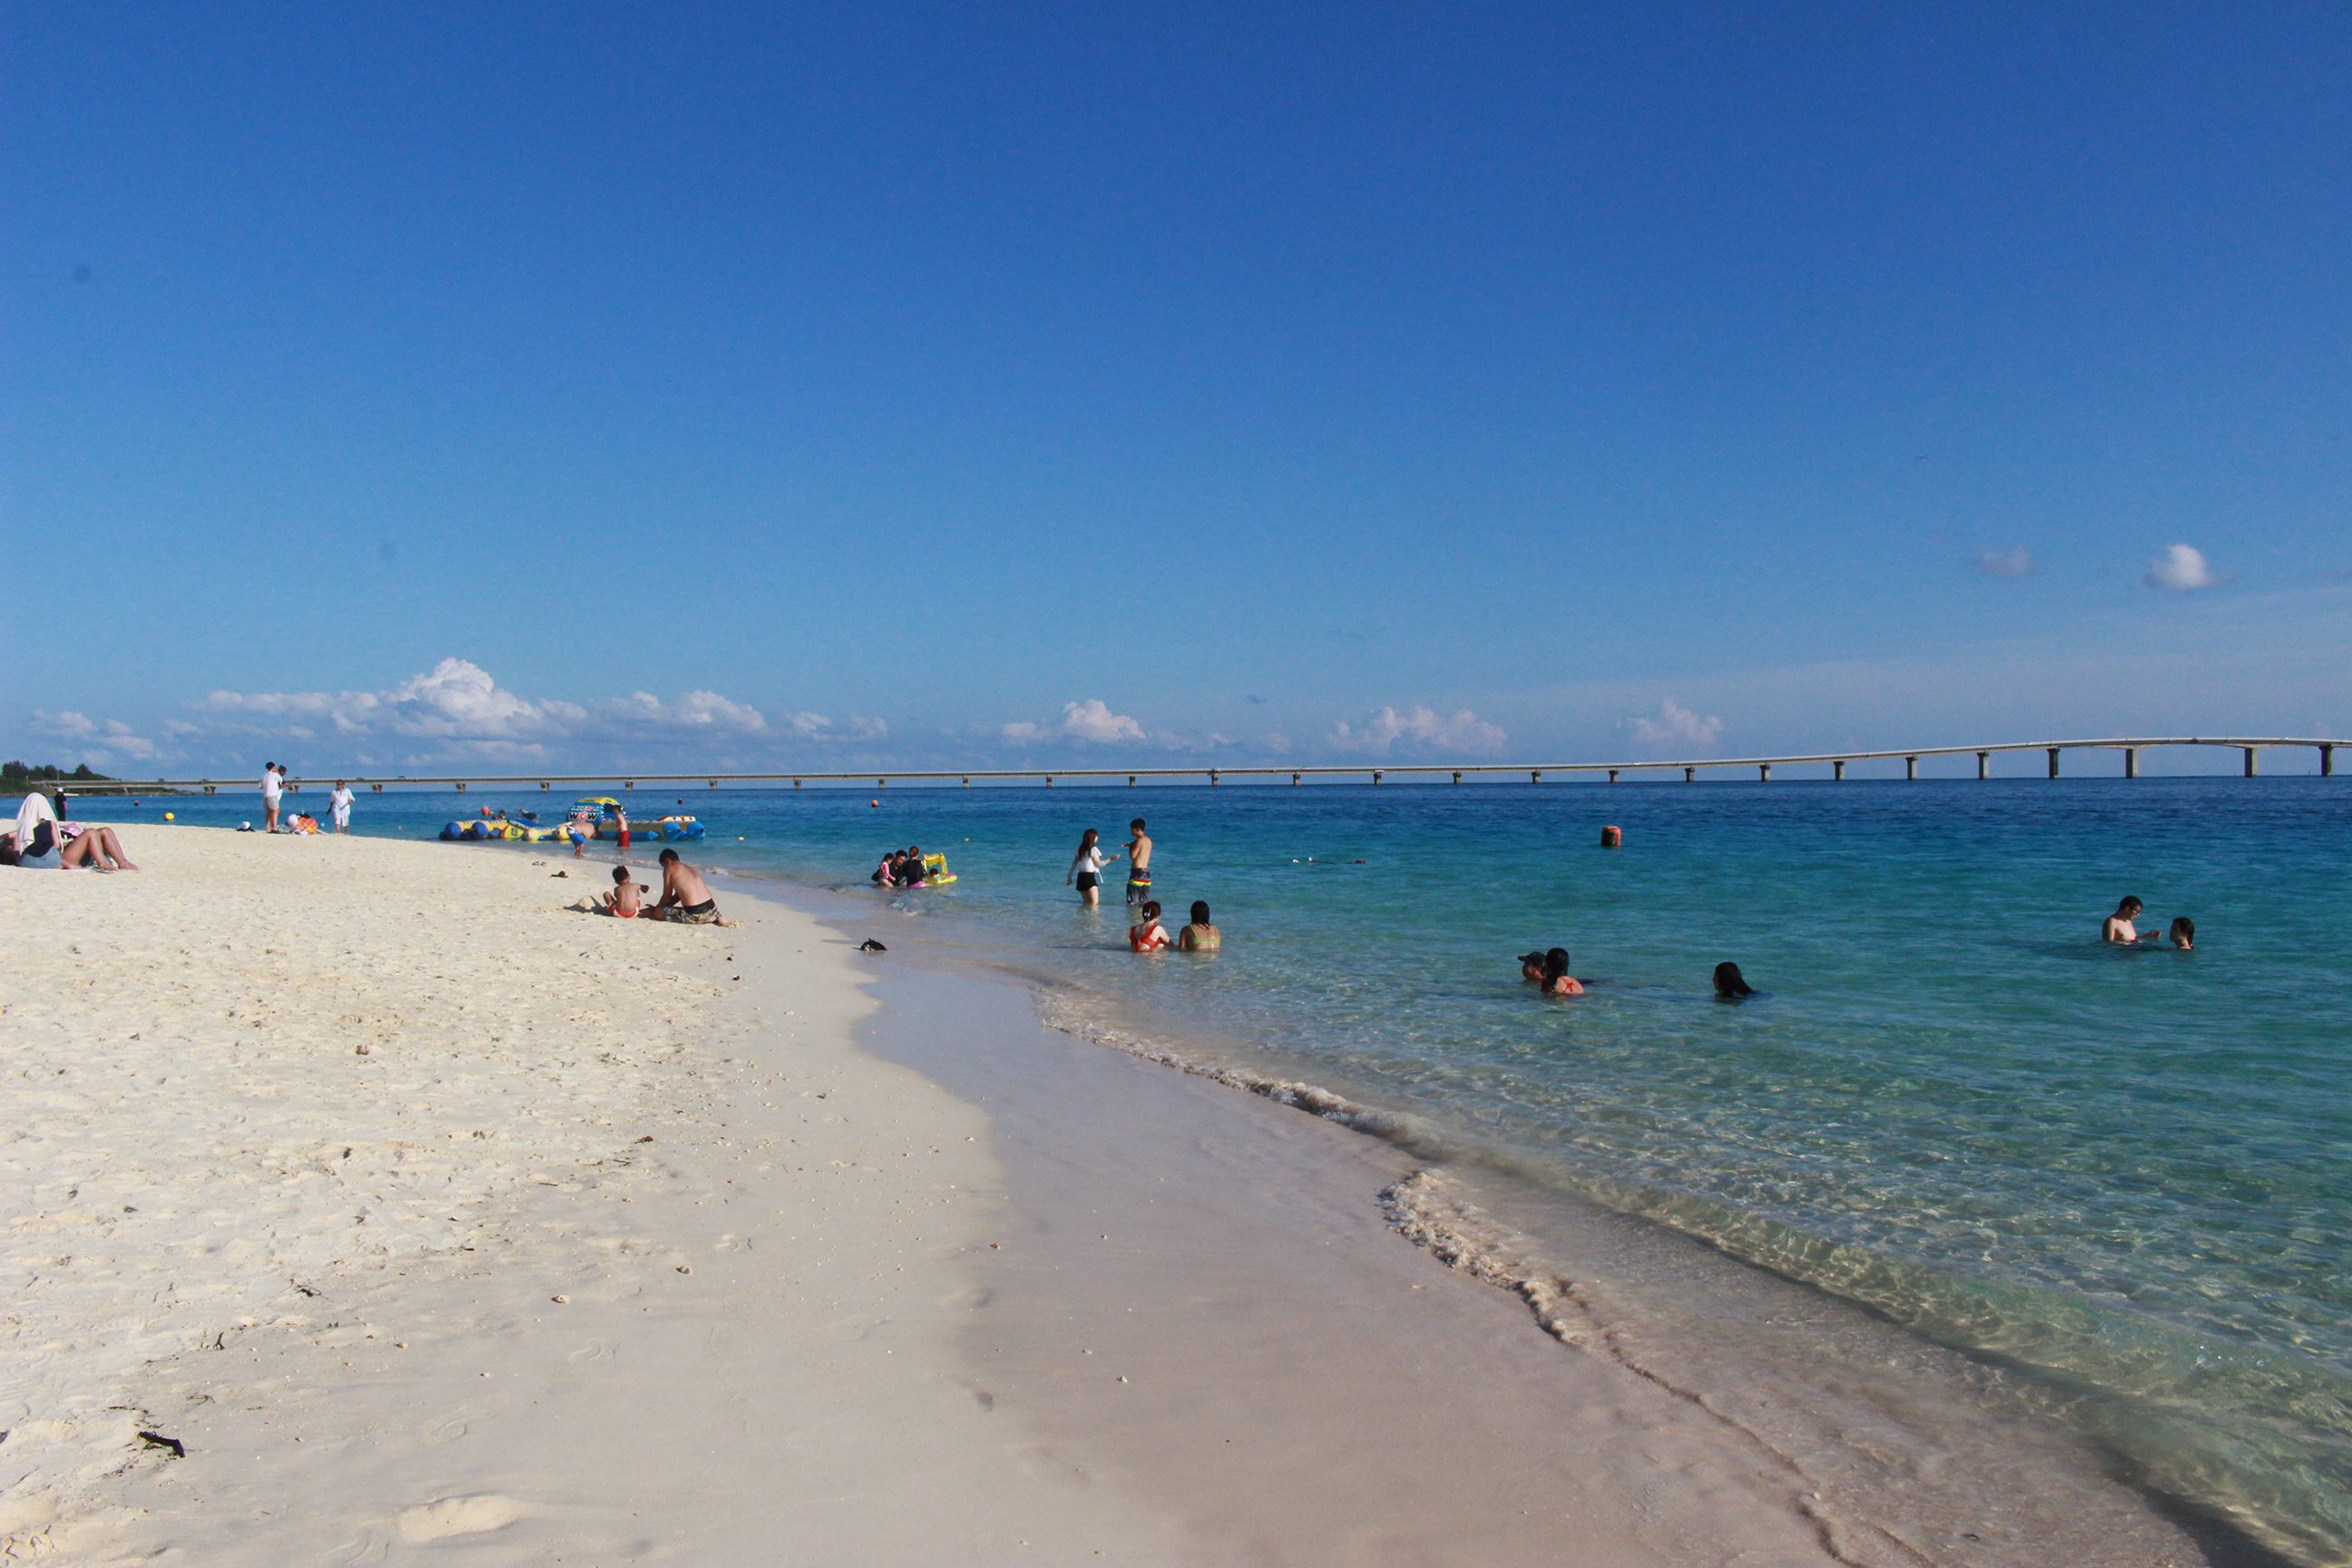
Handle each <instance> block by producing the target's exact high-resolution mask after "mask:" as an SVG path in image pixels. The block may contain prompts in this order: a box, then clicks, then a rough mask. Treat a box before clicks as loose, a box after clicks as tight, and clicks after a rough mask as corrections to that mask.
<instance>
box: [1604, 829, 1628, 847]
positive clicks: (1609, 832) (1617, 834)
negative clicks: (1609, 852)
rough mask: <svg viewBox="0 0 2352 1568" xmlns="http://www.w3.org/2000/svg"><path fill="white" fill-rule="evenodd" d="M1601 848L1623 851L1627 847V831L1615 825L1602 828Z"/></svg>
mask: <svg viewBox="0 0 2352 1568" xmlns="http://www.w3.org/2000/svg"><path fill="white" fill-rule="evenodd" d="M1601 847H1602V848H1603V849H1622V848H1623V847H1625V830H1624V829H1623V828H1622V827H1619V826H1615V825H1614V824H1612V825H1611V826H1607V827H1604V828H1602V829H1601Z"/></svg>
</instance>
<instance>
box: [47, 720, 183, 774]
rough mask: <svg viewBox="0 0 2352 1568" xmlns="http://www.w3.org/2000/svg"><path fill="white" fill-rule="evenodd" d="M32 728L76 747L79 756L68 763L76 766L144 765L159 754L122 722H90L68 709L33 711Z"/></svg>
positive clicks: (146, 740)
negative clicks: (103, 764) (131, 763)
mask: <svg viewBox="0 0 2352 1568" xmlns="http://www.w3.org/2000/svg"><path fill="white" fill-rule="evenodd" d="M33 727H34V728H35V729H36V730H38V731H42V732H43V733H45V734H48V735H53V736H55V737H57V738H58V740H60V741H65V742H69V743H71V744H72V745H73V746H75V747H76V748H77V749H78V750H79V752H80V753H81V754H80V755H79V756H77V757H74V758H73V759H71V760H72V761H74V762H78V763H79V762H89V763H114V762H140V763H145V762H152V761H154V760H155V758H156V756H157V755H158V754H159V753H158V748H157V747H156V744H155V742H152V741H151V740H149V739H148V738H147V737H146V736H144V735H142V734H140V733H138V732H137V731H134V730H132V729H131V726H130V725H128V724H125V723H124V722H123V721H121V720H120V719H92V718H91V717H90V716H89V714H87V713H78V712H76V711H74V710H72V709H69V708H68V709H67V710H64V711H62V712H58V713H50V712H47V711H45V710H38V709H36V710H34V713H33Z"/></svg>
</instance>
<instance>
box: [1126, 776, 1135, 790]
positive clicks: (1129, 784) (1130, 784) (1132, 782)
mask: <svg viewBox="0 0 2352 1568" xmlns="http://www.w3.org/2000/svg"><path fill="white" fill-rule="evenodd" d="M1127 787H1128V788H1129V789H1133V788H1134V787H1135V775H1134V774H1133V773H1129V774H1128V775H1127Z"/></svg>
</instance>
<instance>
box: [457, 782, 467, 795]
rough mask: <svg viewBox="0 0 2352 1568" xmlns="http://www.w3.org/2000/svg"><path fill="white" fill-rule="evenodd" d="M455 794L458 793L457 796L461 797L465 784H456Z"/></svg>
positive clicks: (464, 791)
mask: <svg viewBox="0 0 2352 1568" xmlns="http://www.w3.org/2000/svg"><path fill="white" fill-rule="evenodd" d="M457 793H458V794H459V795H463V794H465V793H466V786H465V784H464V783H463V782H462V781H461V782H460V783H459V784H458V785H457Z"/></svg>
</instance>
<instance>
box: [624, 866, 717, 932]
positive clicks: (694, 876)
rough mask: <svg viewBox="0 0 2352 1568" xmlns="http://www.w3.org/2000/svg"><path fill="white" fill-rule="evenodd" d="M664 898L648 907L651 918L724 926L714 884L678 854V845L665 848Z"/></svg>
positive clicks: (652, 919) (697, 924) (651, 919)
mask: <svg viewBox="0 0 2352 1568" xmlns="http://www.w3.org/2000/svg"><path fill="white" fill-rule="evenodd" d="M661 868H662V896H661V901H660V902H659V903H656V904H655V905H654V906H653V907H652V908H651V909H649V910H646V912H645V917H644V918H645V919H646V920H649V921H677V923H678V924H680V925H689V926H723V925H725V924H726V923H727V922H726V921H722V920H720V919H719V900H716V899H714V898H712V897H711V896H710V884H709V883H708V882H705V881H704V880H703V879H702V873H701V872H699V871H698V870H696V869H695V868H693V867H691V866H689V865H688V864H687V863H686V862H685V861H683V860H681V859H679V858H677V850H675V849H665V850H663V851H662V852H661Z"/></svg>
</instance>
